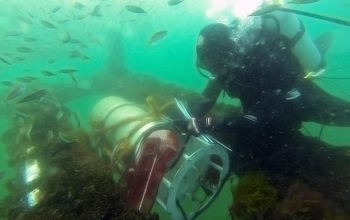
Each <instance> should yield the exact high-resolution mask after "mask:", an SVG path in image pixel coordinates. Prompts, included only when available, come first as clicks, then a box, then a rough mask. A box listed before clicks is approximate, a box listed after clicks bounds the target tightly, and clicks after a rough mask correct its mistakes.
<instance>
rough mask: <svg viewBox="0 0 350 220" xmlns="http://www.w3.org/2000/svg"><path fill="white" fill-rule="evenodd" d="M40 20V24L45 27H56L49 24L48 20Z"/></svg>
mask: <svg viewBox="0 0 350 220" xmlns="http://www.w3.org/2000/svg"><path fill="white" fill-rule="evenodd" d="M40 22H41V24H42V25H44V26H45V27H47V28H52V29H57V27H56V26H55V25H53V24H51V23H50V22H48V21H44V20H41V21H40Z"/></svg>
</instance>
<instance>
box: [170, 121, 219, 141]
mask: <svg viewBox="0 0 350 220" xmlns="http://www.w3.org/2000/svg"><path fill="white" fill-rule="evenodd" d="M212 121H213V120H212V118H211V117H206V118H190V119H183V120H174V121H173V124H174V126H175V127H176V128H177V129H178V130H179V131H181V132H184V133H187V134H191V135H193V136H196V137H198V136H199V135H200V134H201V133H203V132H204V133H207V132H208V131H209V130H210V129H211V127H212Z"/></svg>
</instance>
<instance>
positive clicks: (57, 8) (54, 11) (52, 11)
mask: <svg viewBox="0 0 350 220" xmlns="http://www.w3.org/2000/svg"><path fill="white" fill-rule="evenodd" d="M61 8H62V6H61V5H57V6H56V7H54V8H53V9H52V10H51V14H54V13H56V12H58V11H59V10H60V9H61Z"/></svg>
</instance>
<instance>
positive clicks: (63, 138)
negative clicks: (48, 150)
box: [58, 131, 79, 144]
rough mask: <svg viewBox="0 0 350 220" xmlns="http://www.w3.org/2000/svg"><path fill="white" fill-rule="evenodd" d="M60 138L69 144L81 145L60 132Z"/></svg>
mask: <svg viewBox="0 0 350 220" xmlns="http://www.w3.org/2000/svg"><path fill="white" fill-rule="evenodd" d="M58 137H59V138H60V139H61V140H62V141H63V142H66V143H68V144H70V143H79V142H78V141H77V140H75V139H74V138H71V137H69V136H68V135H67V134H65V133H63V132H61V131H59V132H58Z"/></svg>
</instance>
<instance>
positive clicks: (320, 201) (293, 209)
mask: <svg viewBox="0 0 350 220" xmlns="http://www.w3.org/2000/svg"><path fill="white" fill-rule="evenodd" d="M269 219H293V220H294V219H295V220H297V219H298V220H304V219H314V220H317V219H319V220H335V219H339V220H346V219H349V218H348V216H346V214H345V213H344V212H343V211H341V210H340V209H338V208H336V206H335V205H334V204H333V203H332V202H331V201H330V200H329V199H327V198H324V197H323V196H322V195H321V194H320V193H319V192H317V191H315V189H312V188H311V187H310V186H309V185H307V184H305V183H303V182H302V181H300V180H297V181H296V183H294V184H292V185H290V187H289V188H288V191H287V194H286V197H285V198H284V199H283V200H281V201H280V202H279V203H278V204H276V207H275V209H274V211H273V212H272V214H271V217H270V218H269Z"/></svg>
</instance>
